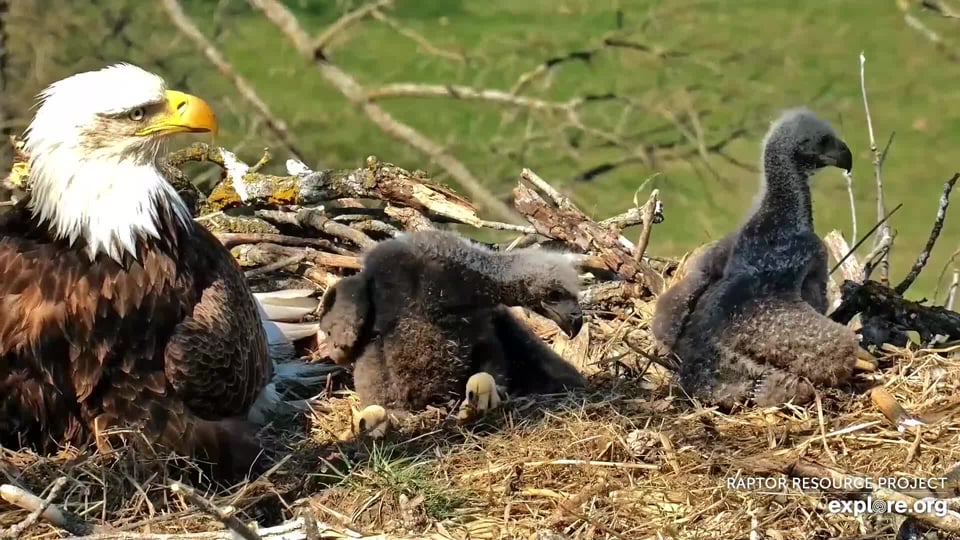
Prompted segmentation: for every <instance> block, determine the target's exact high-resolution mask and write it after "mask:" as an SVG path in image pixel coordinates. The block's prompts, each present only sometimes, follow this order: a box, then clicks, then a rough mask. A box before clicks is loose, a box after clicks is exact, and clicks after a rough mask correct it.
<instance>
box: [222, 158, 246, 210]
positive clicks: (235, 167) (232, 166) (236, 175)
mask: <svg viewBox="0 0 960 540" xmlns="http://www.w3.org/2000/svg"><path fill="white" fill-rule="evenodd" d="M220 157H221V158H222V159H223V168H224V169H226V170H227V178H229V179H230V182H231V183H232V184H233V190H234V191H236V192H237V196H239V197H240V200H241V201H243V202H247V199H248V198H250V194H249V193H248V192H247V184H246V182H244V181H243V175H245V174H247V172H248V171H249V170H250V166H249V165H247V164H246V163H244V162H242V161H240V160H239V159H238V158H237V156H236V154H234V153H233V152H231V151H229V150H224V149H223V148H221V149H220Z"/></svg>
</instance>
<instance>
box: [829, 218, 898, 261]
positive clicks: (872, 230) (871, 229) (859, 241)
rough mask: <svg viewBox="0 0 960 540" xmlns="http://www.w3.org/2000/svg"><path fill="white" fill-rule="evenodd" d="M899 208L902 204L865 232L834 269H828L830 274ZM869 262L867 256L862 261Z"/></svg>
mask: <svg viewBox="0 0 960 540" xmlns="http://www.w3.org/2000/svg"><path fill="white" fill-rule="evenodd" d="M901 208H903V203H900V204H898V205H897V206H896V207H894V209H893V210H891V211H890V213H889V214H887V215H885V216H883V219H881V220H880V221H878V222H877V223H876V225H874V226H873V227H871V228H870V230H869V231H867V234H865V235H863V238H861V239H860V240H858V241H857V243H856V244H854V245H853V247H852V248H850V251H849V252H847V254H846V255H844V256H843V258H842V259H840V260H839V261H837V264H836V265H834V267H833V268H831V269H830V274H833V273H834V272H836V271H837V268H840V265H841V264H843V262H844V261H846V260H847V257H849V256H850V255H853V253H854V252H855V251H857V249H858V248H859V247H860V246H862V245H863V243H864V242H866V241H867V239H868V238H870V235H872V234H873V233H874V232H875V231H876V230H877V229H878V228H880V227H881V226H882V225H883V224H884V223H886V222H887V220H888V219H890V216H892V215H893V214H895V213H896V212H897V210H900V209H901ZM869 260H870V257H869V256H868V257H867V258H866V259H864V261H865V262H867V261H869ZM828 275H829V274H828Z"/></svg>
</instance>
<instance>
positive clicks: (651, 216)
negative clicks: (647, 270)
mask: <svg viewBox="0 0 960 540" xmlns="http://www.w3.org/2000/svg"><path fill="white" fill-rule="evenodd" d="M640 216H641V222H642V224H643V227H642V228H641V229H640V236H639V237H638V238H637V245H636V247H634V249H633V258H634V260H636V261H639V260H641V259H643V254H644V253H645V252H646V251H647V244H648V243H649V242H650V231H651V230H653V224H654V223H659V221H657V218H658V217H659V220H660V221H663V214H662V213H661V203H660V190H659V189H655V190H653V191H652V192H650V198H649V199H647V202H646V203H644V205H643V207H642V208H641V209H640Z"/></svg>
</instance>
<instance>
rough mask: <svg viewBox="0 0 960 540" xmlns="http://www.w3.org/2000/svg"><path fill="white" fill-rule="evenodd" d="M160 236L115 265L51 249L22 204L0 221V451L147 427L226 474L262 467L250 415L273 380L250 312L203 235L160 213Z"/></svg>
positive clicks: (80, 252)
mask: <svg viewBox="0 0 960 540" xmlns="http://www.w3.org/2000/svg"><path fill="white" fill-rule="evenodd" d="M103 211H107V212H108V211H109V209H103ZM156 223H157V225H158V230H159V232H160V235H159V237H160V238H159V239H157V238H153V237H151V236H147V235H141V237H140V238H138V242H137V248H136V249H137V253H136V258H134V257H132V256H130V255H129V254H126V255H125V256H124V258H123V259H122V260H121V262H117V261H114V260H113V259H111V258H109V257H107V256H105V255H104V254H102V253H101V254H98V255H97V257H96V258H95V259H94V260H93V261H91V260H90V259H89V257H88V256H87V255H86V253H85V251H84V249H83V247H84V246H83V239H82V238H81V239H79V240H77V241H76V242H75V243H74V245H73V246H70V245H69V243H68V242H67V241H65V240H57V239H55V238H53V237H52V236H51V234H50V233H49V232H48V228H47V227H46V226H45V225H44V224H42V223H39V222H37V220H36V219H35V218H32V217H31V215H30V211H29V210H28V209H27V207H26V201H24V202H22V203H20V204H19V205H18V206H17V207H16V208H15V209H13V211H11V212H8V213H7V214H6V215H4V216H2V217H0V444H2V445H4V446H19V445H28V446H32V447H35V448H37V449H38V450H40V451H49V450H52V449H54V448H56V447H57V446H58V445H60V444H63V443H66V442H70V443H74V444H79V443H83V442H85V441H88V440H89V439H90V438H91V435H97V434H98V433H99V432H102V431H103V430H104V429H109V428H111V427H124V428H129V427H141V428H143V432H144V434H145V435H146V438H147V440H149V441H151V442H154V443H159V444H160V445H162V446H164V447H167V448H169V449H173V450H176V451H178V452H180V453H182V454H187V455H191V454H193V455H197V457H201V458H207V459H209V460H211V461H213V462H215V463H216V464H217V465H218V467H219V468H223V469H224V470H227V469H231V470H234V469H245V468H246V467H248V466H249V465H250V464H251V463H252V461H253V460H254V459H255V457H256V454H257V452H258V451H259V445H258V444H257V443H256V441H255V440H254V438H253V437H252V435H253V433H252V431H251V429H250V427H251V426H250V425H249V424H247V422H246V417H245V415H246V412H247V410H248V409H249V408H250V406H251V405H252V404H253V402H254V401H255V400H256V398H257V396H258V394H259V392H260V390H261V389H262V388H263V386H264V385H265V384H266V383H267V381H268V380H269V379H270V376H271V373H272V364H271V362H270V359H269V356H268V353H267V344H266V339H265V336H264V332H263V329H262V327H261V325H260V322H259V315H258V312H257V308H256V305H255V303H254V302H255V301H254V299H253V297H252V295H251V293H250V290H249V288H248V286H247V284H246V282H245V281H244V278H243V275H242V274H241V272H240V270H239V267H238V266H237V264H236V262H235V261H234V260H233V258H232V257H231V256H230V254H229V252H227V251H226V250H225V249H224V248H223V247H222V246H221V245H220V243H219V242H218V241H217V240H216V238H214V237H213V235H211V234H210V233H209V232H208V231H207V230H206V229H204V228H203V227H200V226H194V227H190V228H189V229H190V230H188V228H185V227H184V226H183V225H182V224H181V223H179V222H178V221H177V219H176V218H175V217H174V215H173V213H172V211H171V210H170V209H169V207H168V206H167V205H166V203H164V202H162V201H158V203H157V219H156ZM131 439H134V440H136V439H137V437H132V438H131ZM99 442H101V439H99V436H98V443H99Z"/></svg>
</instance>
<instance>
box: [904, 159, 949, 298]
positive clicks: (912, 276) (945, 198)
mask: <svg viewBox="0 0 960 540" xmlns="http://www.w3.org/2000/svg"><path fill="white" fill-rule="evenodd" d="M958 178H960V173H954V174H953V177H951V178H950V179H949V180H947V182H946V183H945V184H943V193H942V194H941V195H940V206H939V207H938V208H937V218H936V220H934V222H933V228H932V229H931V230H930V237H929V238H927V245H926V246H924V248H923V251H921V252H920V255H919V256H918V257H917V262H915V263H913V267H912V268H911V269H910V272H909V273H908V274H907V277H905V278H903V281H901V282H900V284H899V285H897V286H896V287H894V289H893V290H895V291H897V293H898V294H903V293H905V292H907V289H909V288H910V285H912V284H913V282H914V281H915V280H916V279H917V276H919V275H920V272H921V271H922V270H923V267H924V266H926V265H927V261H928V260H930V252H931V251H933V246H934V245H935V244H936V243H937V238H939V237H940V231H941V230H942V229H943V221H944V220H945V219H946V218H947V206H949V205H950V192H951V191H953V186H954V185H955V184H956V183H957V179H958Z"/></svg>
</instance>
